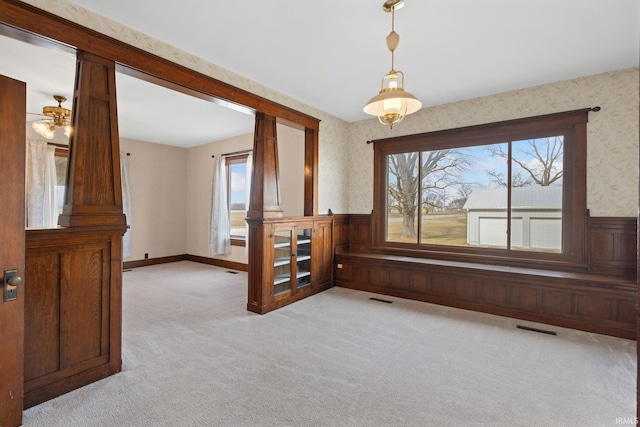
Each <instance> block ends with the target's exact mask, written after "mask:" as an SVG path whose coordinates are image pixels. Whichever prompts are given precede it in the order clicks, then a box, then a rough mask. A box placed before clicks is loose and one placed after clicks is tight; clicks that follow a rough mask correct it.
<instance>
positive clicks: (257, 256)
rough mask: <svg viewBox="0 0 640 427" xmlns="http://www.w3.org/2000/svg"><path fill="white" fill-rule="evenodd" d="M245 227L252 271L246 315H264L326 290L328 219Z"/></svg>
mask: <svg viewBox="0 0 640 427" xmlns="http://www.w3.org/2000/svg"><path fill="white" fill-rule="evenodd" d="M248 222H249V233H250V238H249V242H250V244H249V251H250V253H249V258H250V261H249V263H250V265H252V266H254V268H252V269H250V271H249V300H248V303H247V309H248V310H250V311H253V312H256V313H260V314H263V313H267V312H269V311H271V310H275V309H276V308H279V307H282V306H285V305H287V304H290V303H292V302H294V301H297V300H299V299H302V298H305V297H307V296H309V295H313V294H315V293H317V292H320V291H322V290H325V289H327V288H329V287H331V285H332V280H331V272H332V255H333V251H332V246H331V225H332V217H331V216H315V217H306V216H305V217H296V218H278V219H269V218H264V219H262V218H258V219H249V220H248ZM252 242H253V243H252Z"/></svg>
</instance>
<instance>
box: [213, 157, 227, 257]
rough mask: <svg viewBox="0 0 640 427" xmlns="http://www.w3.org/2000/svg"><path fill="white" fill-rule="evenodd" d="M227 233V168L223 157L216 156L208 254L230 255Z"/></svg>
mask: <svg viewBox="0 0 640 427" xmlns="http://www.w3.org/2000/svg"><path fill="white" fill-rule="evenodd" d="M229 231H230V230H229V205H228V201H227V167H226V162H225V159H224V157H223V156H216V158H215V164H214V167H213V184H212V190H211V210H210V214H209V252H210V253H211V254H212V255H228V254H230V253H231V236H230V235H229Z"/></svg>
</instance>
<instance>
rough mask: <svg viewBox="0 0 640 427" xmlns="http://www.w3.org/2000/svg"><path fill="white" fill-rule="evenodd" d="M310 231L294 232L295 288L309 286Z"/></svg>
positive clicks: (304, 229) (308, 229) (309, 229)
mask: <svg viewBox="0 0 640 427" xmlns="http://www.w3.org/2000/svg"><path fill="white" fill-rule="evenodd" d="M311 230H312V229H311V228H303V229H299V230H296V288H300V287H302V286H306V285H309V284H311Z"/></svg>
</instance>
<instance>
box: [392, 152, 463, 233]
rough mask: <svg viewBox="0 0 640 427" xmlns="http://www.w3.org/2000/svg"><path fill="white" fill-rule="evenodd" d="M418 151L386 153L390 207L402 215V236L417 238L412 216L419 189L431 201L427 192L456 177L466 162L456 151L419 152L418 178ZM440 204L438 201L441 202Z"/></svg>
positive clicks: (449, 183) (443, 185) (446, 184)
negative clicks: (420, 163)
mask: <svg viewBox="0 0 640 427" xmlns="http://www.w3.org/2000/svg"><path fill="white" fill-rule="evenodd" d="M419 154H420V153H418V152H413V153H401V154H393V155H390V156H389V175H390V176H391V179H390V180H389V184H388V197H389V202H388V203H389V207H390V208H395V209H397V210H398V212H399V213H400V214H401V215H402V235H401V237H403V238H414V237H416V229H415V218H416V213H417V209H418V190H420V191H422V194H423V205H424V206H425V207H427V204H425V203H424V202H425V201H427V202H429V201H431V200H430V198H429V193H430V192H432V191H433V190H436V189H439V190H442V189H443V188H445V187H446V186H448V185H451V181H452V179H453V177H454V176H455V171H458V170H460V169H461V168H463V167H464V165H465V164H466V161H465V160H464V156H463V155H462V154H461V153H460V152H459V151H456V150H436V151H427V152H423V153H422V167H421V168H420V169H421V178H422V179H419V177H418V174H419V172H418V170H419V168H418V159H419V158H420V156H419ZM440 203H441V202H440Z"/></svg>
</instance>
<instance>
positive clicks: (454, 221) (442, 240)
mask: <svg viewBox="0 0 640 427" xmlns="http://www.w3.org/2000/svg"><path fill="white" fill-rule="evenodd" d="M389 219H390V221H389V223H388V224H387V230H388V231H387V232H388V236H387V240H388V241H391V242H409V243H415V242H416V239H415V238H414V239H407V238H401V237H400V235H401V234H402V215H399V214H396V215H393V214H392V215H389ZM421 243H428V244H436V245H455V246H467V217H466V215H465V214H447V215H426V216H424V217H423V220H422V242H421Z"/></svg>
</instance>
